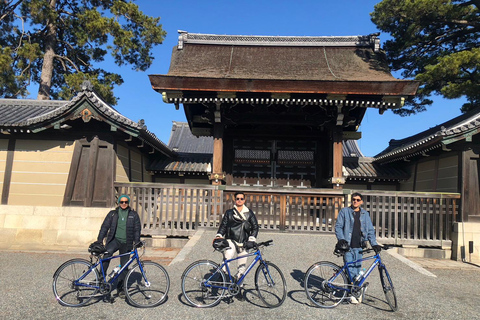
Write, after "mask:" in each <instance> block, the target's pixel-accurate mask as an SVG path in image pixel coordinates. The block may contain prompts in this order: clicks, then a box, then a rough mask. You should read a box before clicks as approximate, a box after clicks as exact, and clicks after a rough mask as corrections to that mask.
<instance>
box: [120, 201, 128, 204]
mask: <svg viewBox="0 0 480 320" xmlns="http://www.w3.org/2000/svg"><path fill="white" fill-rule="evenodd" d="M124 203H126V204H128V201H120V204H124Z"/></svg>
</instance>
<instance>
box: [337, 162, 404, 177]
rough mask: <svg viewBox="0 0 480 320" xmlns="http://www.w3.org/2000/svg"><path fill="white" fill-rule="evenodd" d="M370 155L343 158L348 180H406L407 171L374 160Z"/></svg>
mask: <svg viewBox="0 0 480 320" xmlns="http://www.w3.org/2000/svg"><path fill="white" fill-rule="evenodd" d="M373 160H374V159H373V158H370V157H360V158H358V157H345V158H343V169H344V176H345V177H346V178H347V179H348V180H383V181H394V180H406V179H408V178H409V175H408V173H407V172H405V171H403V170H401V169H398V168H395V167H394V166H392V165H381V164H378V163H374V162H373Z"/></svg>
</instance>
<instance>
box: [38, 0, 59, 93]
mask: <svg viewBox="0 0 480 320" xmlns="http://www.w3.org/2000/svg"><path fill="white" fill-rule="evenodd" d="M55 4H56V0H50V8H51V9H52V10H55ZM56 43H57V26H56V25H55V21H52V20H49V21H48V22H47V36H46V38H45V54H44V56H43V64H42V74H41V76H40V88H39V89H38V96H37V99H38V100H50V89H51V87H52V77H53V60H54V58H55V45H56Z"/></svg>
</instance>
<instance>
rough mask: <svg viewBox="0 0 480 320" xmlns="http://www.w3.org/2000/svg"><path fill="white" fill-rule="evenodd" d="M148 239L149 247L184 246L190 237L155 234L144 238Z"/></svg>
mask: <svg viewBox="0 0 480 320" xmlns="http://www.w3.org/2000/svg"><path fill="white" fill-rule="evenodd" d="M142 240H145V241H146V245H147V247H152V248H183V247H184V246H185V244H187V242H188V240H189V238H187V237H181V238H176V237H171V238H169V237H166V236H153V237H148V238H142Z"/></svg>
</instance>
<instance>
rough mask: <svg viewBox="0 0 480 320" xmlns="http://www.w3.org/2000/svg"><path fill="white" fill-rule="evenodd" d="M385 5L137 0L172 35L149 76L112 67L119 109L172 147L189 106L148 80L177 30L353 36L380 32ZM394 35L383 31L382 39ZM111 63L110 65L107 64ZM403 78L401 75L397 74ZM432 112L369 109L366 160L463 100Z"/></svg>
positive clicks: (364, 0) (159, 69)
mask: <svg viewBox="0 0 480 320" xmlns="http://www.w3.org/2000/svg"><path fill="white" fill-rule="evenodd" d="M378 2H380V1H372V0H361V1H360V0H336V1H331V0H328V1H327V0H308V1H302V0H297V1H283V0H273V1H272V0H269V1H264V0H256V1H251V0H242V1H241V0H237V1H227V0H223V1H221V0H204V1H193V0H191V1H186V0H185V1H182V0H173V1H172V0H171V1H152V0H138V1H136V3H137V5H138V6H139V7H140V9H141V10H142V11H143V12H144V13H146V14H148V15H151V16H156V17H161V23H162V25H163V28H164V30H165V31H167V37H166V39H165V41H164V42H163V44H161V45H159V46H157V47H155V48H154V55H155V61H154V63H153V65H152V66H151V67H150V69H148V70H147V71H146V72H135V71H132V70H130V68H129V67H128V66H124V67H122V68H118V67H108V68H107V66H105V68H106V69H107V70H110V69H112V70H111V71H115V72H118V73H120V74H121V75H122V77H123V79H124V81H125V82H124V84H123V85H122V86H120V87H118V88H116V89H115V95H116V96H117V97H119V98H120V100H119V103H118V105H117V106H115V108H116V109H117V110H118V111H119V112H121V113H122V114H123V115H125V116H126V117H128V118H130V119H132V120H134V121H137V120H139V119H145V122H146V125H147V127H148V129H149V130H150V131H152V132H153V133H155V134H156V135H157V136H158V138H160V139H161V140H162V141H164V142H165V143H168V140H169V137H170V130H171V126H172V121H186V119H185V115H184V112H183V107H181V108H180V110H175V107H174V105H173V104H165V103H163V102H162V96H161V94H159V93H157V92H155V91H154V90H153V89H152V88H151V85H150V81H149V79H148V75H149V74H167V73H168V68H169V66H170V57H171V52H172V48H173V47H174V46H175V45H176V43H177V39H178V33H177V30H185V31H188V32H192V33H212V34H230V35H273V36H276V35H278V36H349V35H367V34H370V33H373V32H377V31H378V30H377V29H376V26H375V25H374V24H373V23H372V22H371V20H370V12H372V11H373V9H374V5H375V4H376V3H378ZM388 37H389V35H388V34H384V33H382V34H381V35H380V40H381V41H382V43H383V41H385V40H386V39H388ZM107 63H108V62H107ZM396 77H397V78H399V76H396ZM434 100H435V103H434V104H433V105H432V106H431V107H430V108H429V110H428V111H427V112H423V113H420V114H418V115H415V116H410V117H400V116H397V115H394V114H393V113H392V112H391V111H386V112H385V113H384V114H383V115H379V114H378V110H376V109H369V110H368V111H367V113H366V115H365V117H364V119H363V122H362V125H361V127H360V129H359V131H361V132H362V139H361V140H359V145H360V148H361V150H362V152H363V153H364V154H365V155H366V156H374V155H376V154H377V153H379V152H380V151H382V150H383V149H385V148H386V147H387V146H388V142H389V141H390V139H402V138H405V137H408V136H410V135H413V134H416V133H418V132H420V131H423V130H426V129H428V128H430V127H433V126H435V125H437V124H440V123H442V122H444V121H447V120H449V119H451V118H453V117H455V116H458V115H460V114H461V113H460V110H459V109H460V106H461V105H462V103H463V102H462V101H460V100H444V99H441V98H435V99H434Z"/></svg>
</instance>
